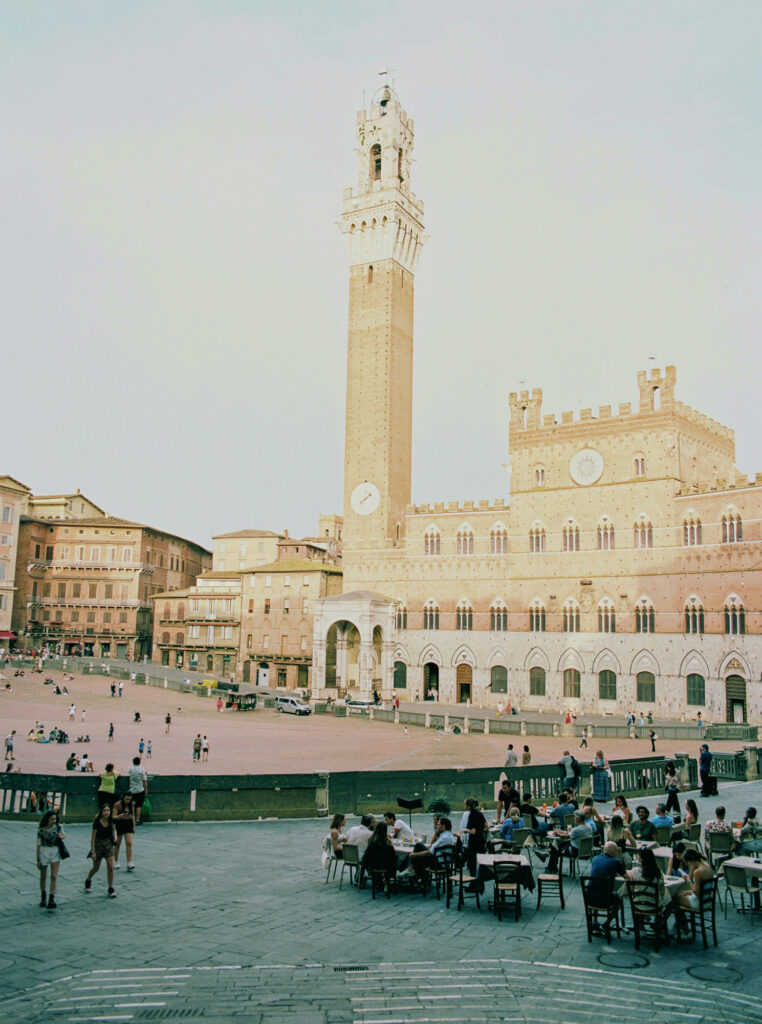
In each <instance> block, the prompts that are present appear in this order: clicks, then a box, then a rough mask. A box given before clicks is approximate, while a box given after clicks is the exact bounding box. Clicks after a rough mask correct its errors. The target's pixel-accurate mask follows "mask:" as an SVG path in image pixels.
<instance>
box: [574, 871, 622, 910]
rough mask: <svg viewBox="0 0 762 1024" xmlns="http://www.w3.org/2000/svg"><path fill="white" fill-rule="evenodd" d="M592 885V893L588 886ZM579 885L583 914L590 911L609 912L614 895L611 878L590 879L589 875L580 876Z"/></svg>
mask: <svg viewBox="0 0 762 1024" xmlns="http://www.w3.org/2000/svg"><path fill="white" fill-rule="evenodd" d="M591 882H592V883H593V891H592V892H590V891H589V889H588V886H589V885H590V883H591ZM579 884H580V886H581V888H582V902H583V903H584V905H585V913H586V914H587V913H589V911H591V910H609V909H610V907H611V903H612V899H611V897H612V896H613V894H614V879H613V878H592V879H591V877H590V875H580V876H579Z"/></svg>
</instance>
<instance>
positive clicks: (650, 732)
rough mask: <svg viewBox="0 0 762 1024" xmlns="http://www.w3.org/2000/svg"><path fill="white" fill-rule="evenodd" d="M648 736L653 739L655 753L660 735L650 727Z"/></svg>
mask: <svg viewBox="0 0 762 1024" xmlns="http://www.w3.org/2000/svg"><path fill="white" fill-rule="evenodd" d="M648 738H649V740H650V741H651V753H652V754H655V753H656V741H657V740H658V738H659V737H658V736H657V735H656V733H655V732H654V731H653V729H649V730H648Z"/></svg>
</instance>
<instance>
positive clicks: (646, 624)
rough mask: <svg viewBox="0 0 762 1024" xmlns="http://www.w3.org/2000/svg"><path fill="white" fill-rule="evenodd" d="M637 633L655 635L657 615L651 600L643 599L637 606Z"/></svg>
mask: <svg viewBox="0 0 762 1024" xmlns="http://www.w3.org/2000/svg"><path fill="white" fill-rule="evenodd" d="M635 632H636V633H655V632H656V613H655V612H654V606H653V603H652V601H651V599H650V598H648V597H641V599H640V600H639V601H638V603H637V604H636V605H635Z"/></svg>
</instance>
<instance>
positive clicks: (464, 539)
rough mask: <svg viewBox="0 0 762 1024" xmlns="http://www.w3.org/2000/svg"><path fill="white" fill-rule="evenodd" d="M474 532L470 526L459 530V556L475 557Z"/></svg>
mask: <svg viewBox="0 0 762 1024" xmlns="http://www.w3.org/2000/svg"><path fill="white" fill-rule="evenodd" d="M473 553H474V531H473V530H472V529H471V527H470V526H461V528H460V529H459V530H458V554H459V555H473Z"/></svg>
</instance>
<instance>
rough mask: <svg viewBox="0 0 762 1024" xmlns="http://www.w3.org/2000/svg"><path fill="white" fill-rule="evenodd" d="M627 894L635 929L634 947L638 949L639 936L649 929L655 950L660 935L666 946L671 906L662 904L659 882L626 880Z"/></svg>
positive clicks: (667, 943) (658, 943) (657, 947)
mask: <svg viewBox="0 0 762 1024" xmlns="http://www.w3.org/2000/svg"><path fill="white" fill-rule="evenodd" d="M627 895H628V896H629V898H630V910H631V911H632V925H633V929H634V931H635V949H640V937H641V935H646V934H648V932H649V929H650V933H651V934H652V935H653V938H654V947H655V949H656V951H657V952H658V949H659V945H660V941H661V939H662V937H663V938H664V942H665V944H666V945H667V946H668V945H669V918H670V915H671V913H672V907H671V906H670V905H669V904H667V906H663V905H662V902H661V893H660V886H659V883H658V882H628V883H627Z"/></svg>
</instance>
